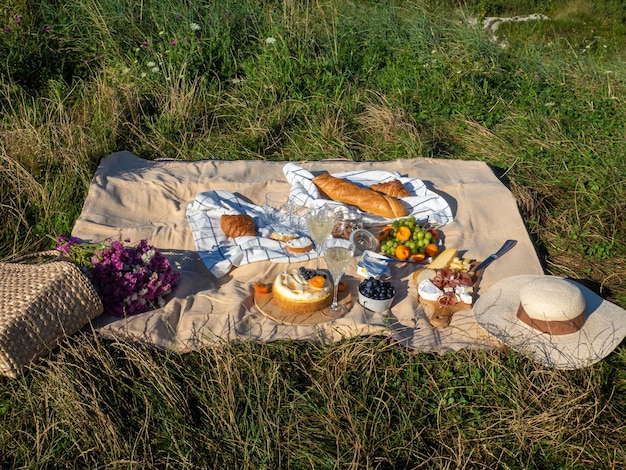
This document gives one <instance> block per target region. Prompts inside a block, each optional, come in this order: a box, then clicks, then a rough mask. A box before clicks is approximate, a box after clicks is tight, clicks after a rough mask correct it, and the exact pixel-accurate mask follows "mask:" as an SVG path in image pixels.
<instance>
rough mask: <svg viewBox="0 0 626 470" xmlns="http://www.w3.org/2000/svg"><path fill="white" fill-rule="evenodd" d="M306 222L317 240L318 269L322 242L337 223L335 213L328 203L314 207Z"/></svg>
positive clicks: (313, 237) (312, 235)
mask: <svg viewBox="0 0 626 470" xmlns="http://www.w3.org/2000/svg"><path fill="white" fill-rule="evenodd" d="M306 224H307V227H308V228H309V233H310V234H311V238H312V239H313V241H314V242H315V249H316V251H317V269H319V268H320V256H321V250H322V243H323V242H324V240H326V239H327V238H328V236H329V235H330V232H331V231H332V229H333V225H335V213H334V212H333V211H332V210H331V208H330V207H328V206H326V205H324V206H322V207H317V208H313V209H311V210H310V211H309V212H308V213H307V214H306Z"/></svg>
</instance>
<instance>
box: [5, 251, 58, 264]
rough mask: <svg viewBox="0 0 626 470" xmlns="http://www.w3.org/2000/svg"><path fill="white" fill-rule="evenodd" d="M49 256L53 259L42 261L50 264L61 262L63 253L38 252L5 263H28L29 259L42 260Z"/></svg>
mask: <svg viewBox="0 0 626 470" xmlns="http://www.w3.org/2000/svg"><path fill="white" fill-rule="evenodd" d="M49 256H53V257H54V259H51V260H48V261H44V262H45V263H50V262H52V261H61V260H62V259H63V252H61V251H59V250H48V251H38V252H36V253H29V254H26V255H22V256H19V257H17V258H14V259H12V260H9V261H7V263H21V262H23V261H28V260H29V259H33V258H44V257H49Z"/></svg>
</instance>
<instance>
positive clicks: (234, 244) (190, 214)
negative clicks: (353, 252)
mask: <svg viewBox="0 0 626 470" xmlns="http://www.w3.org/2000/svg"><path fill="white" fill-rule="evenodd" d="M283 172H284V174H285V177H286V178H287V181H288V182H289V183H290V184H291V191H290V199H291V201H292V203H293V204H294V205H297V206H302V207H319V206H321V205H323V204H331V205H334V206H342V204H339V203H336V202H334V201H329V200H328V199H321V198H320V195H319V192H318V190H317V187H316V186H315V185H314V184H313V182H312V180H313V178H314V175H313V174H312V173H311V172H309V171H308V170H306V169H304V168H302V167H301V166H299V165H296V164H295V163H288V164H286V165H285V166H284V168H283ZM333 176H335V177H337V178H342V179H345V180H347V181H351V182H352V183H355V184H358V185H361V186H366V187H368V186H370V185H371V184H374V183H380V182H385V181H390V180H392V179H398V180H400V181H401V182H402V183H403V184H404V186H405V187H406V188H407V189H408V190H409V191H410V192H411V193H412V194H414V196H411V197H407V198H403V199H402V200H403V201H404V202H405V204H407V206H409V207H410V209H411V210H410V215H412V216H414V217H415V218H416V219H417V220H421V221H426V220H428V221H429V222H430V223H434V224H438V225H445V224H447V223H450V222H452V220H453V216H452V210H451V209H450V206H449V205H448V203H447V202H446V201H445V199H444V198H442V197H441V196H439V195H437V194H436V193H434V192H432V191H430V190H428V189H427V188H426V185H425V184H424V182H423V181H421V180H419V179H416V178H406V177H401V176H400V175H398V174H396V173H390V172H386V171H377V170H367V171H350V172H343V173H335V174H333ZM350 209H352V210H356V211H358V209H357V208H355V207H350ZM263 211H264V208H263V207H262V206H258V205H256V204H252V203H250V202H248V201H247V200H245V199H243V198H241V197H239V196H237V195H235V194H233V193H231V192H229V191H224V190H213V191H206V192H202V193H200V194H198V195H197V196H196V198H195V199H194V201H193V202H192V203H190V204H189V205H188V207H187V220H188V221H189V225H190V226H191V230H192V233H193V237H194V241H195V244H196V248H197V250H198V253H199V255H200V258H201V259H202V260H203V262H204V263H205V265H206V266H207V267H208V268H209V270H210V271H211V273H212V274H213V275H214V276H215V277H217V278H220V277H223V276H225V275H226V274H228V273H229V272H230V270H231V269H232V268H233V267H237V266H242V265H244V264H248V263H254V262H257V261H273V262H276V263H292V262H299V261H306V260H309V259H314V258H315V257H316V256H317V254H316V252H315V250H312V251H310V252H308V253H302V254H293V253H290V252H288V251H287V250H286V249H285V246H284V243H282V242H279V241H276V240H272V239H270V238H269V235H270V234H271V232H273V231H276V230H280V227H277V226H276V224H275V223H273V224H272V225H271V227H270V226H268V225H266V222H265V219H264V217H263V216H264V213H263ZM359 212H361V211H359ZM224 214H248V215H250V216H251V217H252V218H253V219H254V221H255V223H256V224H257V229H258V233H259V236H257V237H252V236H246V237H238V238H229V237H227V236H226V235H224V232H223V231H222V229H221V227H220V217H221V216H222V215H224ZM294 217H299V216H294ZM299 222H300V223H298V224H297V225H298V226H300V227H304V226H305V224H303V223H302V221H299ZM386 222H389V220H388V219H385V218H383V217H379V216H375V215H373V214H366V213H363V223H364V225H366V226H373V225H379V224H384V223H386ZM285 230H286V231H289V230H290V229H289V228H286V227H285ZM291 231H293V229H291ZM303 235H307V234H306V233H303Z"/></svg>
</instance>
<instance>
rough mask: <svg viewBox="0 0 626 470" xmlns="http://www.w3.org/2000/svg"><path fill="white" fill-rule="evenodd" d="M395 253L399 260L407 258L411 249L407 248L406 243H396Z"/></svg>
mask: <svg viewBox="0 0 626 470" xmlns="http://www.w3.org/2000/svg"><path fill="white" fill-rule="evenodd" d="M395 253H396V258H398V259H399V260H405V259H409V256H411V250H409V247H408V246H406V245H398V246H397V248H396V252H395Z"/></svg>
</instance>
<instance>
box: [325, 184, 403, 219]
mask: <svg viewBox="0 0 626 470" xmlns="http://www.w3.org/2000/svg"><path fill="white" fill-rule="evenodd" d="M313 183H314V184H315V186H317V188H318V189H319V190H320V191H321V192H322V193H324V194H325V195H326V196H327V197H328V198H329V199H332V200H333V201H337V202H342V203H344V204H350V205H351V206H356V207H358V208H359V209H361V210H362V211H365V212H369V213H370V214H374V215H380V216H383V217H386V218H388V219H395V218H398V217H406V216H407V215H409V211H408V209H407V207H406V206H405V205H404V204H403V203H402V201H400V200H399V199H397V198H395V197H390V196H387V195H385V194H381V193H378V192H376V191H373V190H371V189H369V188H362V187H361V186H358V185H356V184H354V183H350V182H349V181H346V180H342V179H341V178H335V177H334V176H332V175H330V174H328V173H322V174H321V175H319V176H316V177H315V178H313Z"/></svg>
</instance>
